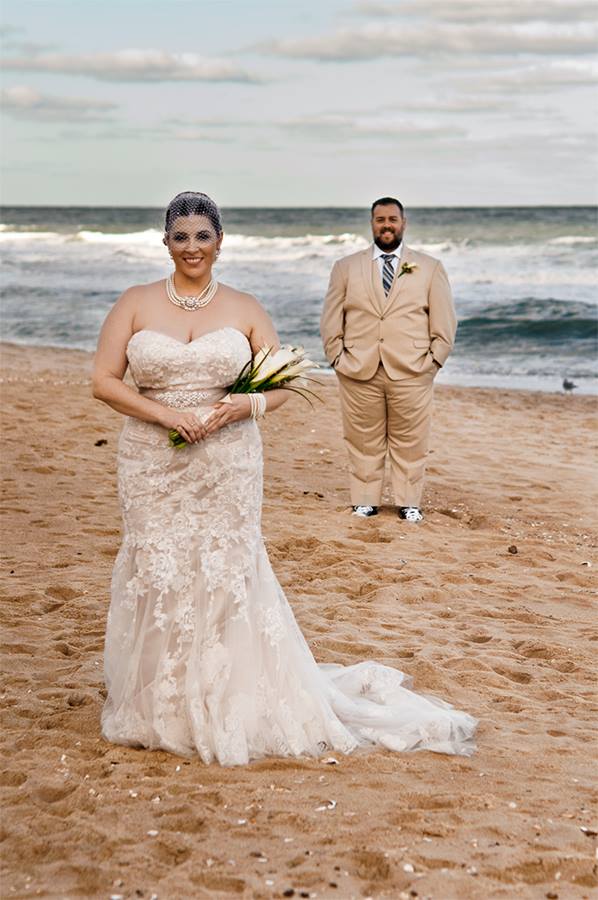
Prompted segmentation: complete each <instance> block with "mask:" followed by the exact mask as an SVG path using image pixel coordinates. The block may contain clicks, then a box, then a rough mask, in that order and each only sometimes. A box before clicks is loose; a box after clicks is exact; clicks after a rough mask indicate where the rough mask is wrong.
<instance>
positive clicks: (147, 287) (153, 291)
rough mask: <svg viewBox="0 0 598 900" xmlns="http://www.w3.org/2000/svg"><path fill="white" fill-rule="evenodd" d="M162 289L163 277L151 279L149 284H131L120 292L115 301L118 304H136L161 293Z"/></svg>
mask: <svg viewBox="0 0 598 900" xmlns="http://www.w3.org/2000/svg"><path fill="white" fill-rule="evenodd" d="M163 290H164V279H161V280H160V281H152V282H150V283H149V284H133V285H131V287H128V288H127V289H126V290H124V291H123V292H122V294H121V295H120V297H119V298H118V300H117V303H118V304H119V305H120V306H136V305H137V304H139V303H143V302H144V301H146V300H149V299H150V298H152V297H155V296H156V295H158V294H160V293H162V291H163Z"/></svg>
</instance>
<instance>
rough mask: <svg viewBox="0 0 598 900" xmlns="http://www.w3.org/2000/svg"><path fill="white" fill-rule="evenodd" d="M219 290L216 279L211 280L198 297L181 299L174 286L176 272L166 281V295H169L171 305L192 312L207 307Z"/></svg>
mask: <svg viewBox="0 0 598 900" xmlns="http://www.w3.org/2000/svg"><path fill="white" fill-rule="evenodd" d="M217 290H218V282H217V281H216V280H215V279H214V278H211V279H210V281H209V282H208V284H207V285H206V287H205V288H204V289H203V291H202V292H201V294H198V295H197V296H196V297H190V296H185V297H181V295H180V294H177V292H176V289H175V286H174V272H173V274H172V275H169V276H168V278H167V279H166V293H167V294H168V299H169V300H170V302H171V303H174V305H175V306H180V307H181V309H187V310H191V311H192V310H195V309H202V308H203V307H204V306H207V305H208V303H209V302H210V301H211V300H213V299H214V296H215V294H216V291H217Z"/></svg>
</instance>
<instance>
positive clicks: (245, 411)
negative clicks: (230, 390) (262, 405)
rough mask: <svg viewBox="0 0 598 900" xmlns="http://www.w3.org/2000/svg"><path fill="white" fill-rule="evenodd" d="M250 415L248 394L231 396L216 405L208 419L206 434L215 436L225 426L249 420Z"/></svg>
mask: <svg viewBox="0 0 598 900" xmlns="http://www.w3.org/2000/svg"><path fill="white" fill-rule="evenodd" d="M250 415H251V401H250V399H249V397H248V396H247V394H229V396H228V398H227V399H226V400H221V401H220V402H219V403H216V405H215V406H214V412H213V413H211V414H210V416H209V417H208V418H207V419H206V421H205V426H206V433H207V434H214V432H216V431H219V430H220V429H221V428H224V426H225V425H230V423H231V422H239V421H240V420H241V419H248V418H249V416H250Z"/></svg>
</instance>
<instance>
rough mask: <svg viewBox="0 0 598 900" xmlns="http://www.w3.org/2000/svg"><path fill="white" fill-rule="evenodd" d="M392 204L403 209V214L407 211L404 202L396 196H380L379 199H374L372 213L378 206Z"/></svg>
mask: <svg viewBox="0 0 598 900" xmlns="http://www.w3.org/2000/svg"><path fill="white" fill-rule="evenodd" d="M391 204H394V206H398V207H399V209H400V210H401V215H403V213H404V212H405V210H404V208H403V204H402V203H401V201H400V200H397V199H396V197H380V199H379V200H374V202H373V203H372V215H374V210H375V209H376V207H377V206H390V205H391Z"/></svg>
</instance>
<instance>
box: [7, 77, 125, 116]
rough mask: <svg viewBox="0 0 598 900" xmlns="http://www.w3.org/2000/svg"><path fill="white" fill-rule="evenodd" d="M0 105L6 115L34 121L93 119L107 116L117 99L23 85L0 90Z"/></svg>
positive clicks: (114, 106) (114, 107) (115, 105)
mask: <svg viewBox="0 0 598 900" xmlns="http://www.w3.org/2000/svg"><path fill="white" fill-rule="evenodd" d="M0 106H1V107H2V109H3V111H4V112H6V113H7V115H9V116H13V117H14V118H16V119H27V120H30V121H34V122H81V121H84V122H94V121H105V120H106V118H110V115H109V114H110V112H111V111H112V110H113V109H116V107H117V104H116V103H106V102H104V101H101V100H89V99H86V98H74V97H52V96H49V95H47V94H40V93H39V92H38V91H36V90H34V89H33V88H30V87H26V86H25V85H17V86H15V87H9V88H5V89H4V90H2V91H0Z"/></svg>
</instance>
